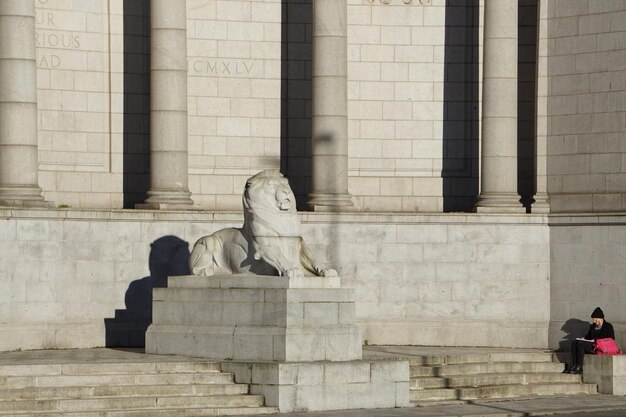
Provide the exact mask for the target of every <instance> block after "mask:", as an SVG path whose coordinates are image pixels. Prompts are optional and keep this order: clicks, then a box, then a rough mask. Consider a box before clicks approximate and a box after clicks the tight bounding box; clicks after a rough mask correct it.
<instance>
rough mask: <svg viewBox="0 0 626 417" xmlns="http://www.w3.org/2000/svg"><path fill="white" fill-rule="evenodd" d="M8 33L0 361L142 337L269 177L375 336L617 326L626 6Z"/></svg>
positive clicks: (152, 15) (463, 336) (25, 7)
mask: <svg viewBox="0 0 626 417" xmlns="http://www.w3.org/2000/svg"><path fill="white" fill-rule="evenodd" d="M0 20H2V24H1V25H0V30H2V31H3V34H2V36H0V83H2V87H1V88H0V202H1V203H2V207H1V208H0V213H1V214H2V218H3V219H4V221H2V222H1V223H0V231H1V233H0V245H1V246H2V251H0V253H2V255H1V256H0V289H1V290H2V291H0V311H2V313H3V314H2V319H0V329H2V330H3V331H4V333H5V334H8V335H10V337H6V338H4V340H2V341H0V350H11V349H18V348H21V349H30V348H47V347H49V348H63V347H91V346H103V345H109V346H113V345H141V343H142V336H143V334H142V331H143V330H145V326H146V325H147V324H146V323H148V322H149V321H150V317H151V310H150V300H151V288H153V287H155V286H163V285H165V278H166V277H167V276H168V275H177V274H184V273H186V272H187V271H186V266H185V264H186V256H187V255H188V253H189V245H192V244H193V242H194V241H195V240H196V239H198V238H199V237H201V236H203V235H206V234H210V233H212V232H213V231H215V230H217V229H219V228H222V227H227V226H240V225H241V223H242V214H241V192H242V190H243V186H244V184H245V180H246V179H247V178H248V177H250V176H251V175H254V174H255V173H257V172H258V171H260V170H263V169H267V168H278V169H280V170H281V171H282V172H283V173H284V174H285V176H287V177H288V179H289V181H290V184H291V186H292V188H293V190H294V192H295V194H296V196H297V199H298V206H299V209H300V210H301V215H302V220H303V226H304V233H305V238H306V239H307V241H308V242H310V243H311V246H312V247H313V249H314V252H315V253H316V254H318V256H319V258H320V259H321V260H322V261H323V262H325V263H327V264H332V265H333V266H335V267H337V268H338V269H339V271H340V273H341V275H342V278H343V284H344V285H345V286H349V287H352V288H354V289H355V290H356V293H357V317H358V322H359V325H360V327H361V330H362V333H363V339H364V340H367V341H368V343H372V344H420V345H457V346H526V347H551V348H556V347H559V346H560V345H565V344H567V343H566V340H567V339H568V338H571V337H573V336H576V335H577V332H579V331H581V328H584V321H586V320H587V319H588V316H589V314H590V312H591V311H592V310H593V308H594V307H595V306H597V305H600V306H602V307H603V309H604V310H605V312H606V314H607V319H608V320H609V321H611V322H613V324H614V325H616V329H617V331H618V338H619V337H621V335H622V334H624V337H626V327H625V326H624V325H623V323H625V322H626V313H625V312H624V311H623V310H622V309H621V308H620V306H621V301H622V300H623V299H624V298H625V297H626V294H624V291H625V290H624V289H623V287H624V286H623V283H624V281H626V261H624V260H623V259H624V256H623V254H624V253H626V227H625V221H624V220H625V219H626V217H624V213H625V212H626V210H625V207H624V205H625V204H626V198H625V193H626V139H625V132H626V24H625V23H624V22H626V1H625V0H603V1H594V0H347V1H344V0H342V1H337V0H80V1H79V0H32V1H31V0H27V1H24V0H3V1H2V2H1V3H0ZM142 329H143V330H142ZM622 339H623V337H622ZM624 340H626V339H624Z"/></svg>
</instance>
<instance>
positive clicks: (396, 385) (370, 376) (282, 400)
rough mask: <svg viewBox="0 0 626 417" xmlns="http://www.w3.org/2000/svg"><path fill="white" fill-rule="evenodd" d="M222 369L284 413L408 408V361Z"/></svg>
mask: <svg viewBox="0 0 626 417" xmlns="http://www.w3.org/2000/svg"><path fill="white" fill-rule="evenodd" d="M222 370H223V371H225V372H232V373H234V374H235V378H236V382H238V383H244V384H249V385H250V392H251V393H252V394H261V395H263V396H265V405H268V406H272V407H278V408H279V409H280V411H281V412H294V411H321V410H346V409H360V408H393V407H408V406H409V365H408V362H406V361H393V360H380V361H349V362H296V363H289V362H288V363H249V362H225V363H223V364H222Z"/></svg>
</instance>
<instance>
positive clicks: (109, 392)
mask: <svg viewBox="0 0 626 417" xmlns="http://www.w3.org/2000/svg"><path fill="white" fill-rule="evenodd" d="M247 393H248V386H247V385H242V384H238V385H236V384H210V385H201V384H189V385H165V384H163V385H134V386H133V385H130V386H124V385H122V386H95V387H47V388H20V389H2V390H0V402H2V401H13V400H54V399H80V398H98V397H115V396H120V397H135V396H137V397H140V396H143V397H145V396H165V395H167V396H173V395H183V396H184V395H188V396H194V395H206V396H210V395H244V394H247Z"/></svg>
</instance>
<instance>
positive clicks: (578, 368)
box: [569, 365, 583, 375]
mask: <svg viewBox="0 0 626 417" xmlns="http://www.w3.org/2000/svg"><path fill="white" fill-rule="evenodd" d="M569 373H570V374H576V375H580V374H582V373H583V367H582V366H580V365H576V366H574V367H573V368H572V370H571V371H570V372H569Z"/></svg>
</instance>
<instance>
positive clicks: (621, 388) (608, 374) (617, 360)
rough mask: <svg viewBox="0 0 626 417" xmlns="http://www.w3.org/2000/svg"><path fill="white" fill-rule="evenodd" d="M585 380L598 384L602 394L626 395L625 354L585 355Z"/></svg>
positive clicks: (586, 382)
mask: <svg viewBox="0 0 626 417" xmlns="http://www.w3.org/2000/svg"><path fill="white" fill-rule="evenodd" d="M583 368H584V371H583V382H584V383H585V384H597V385H598V392H599V393H600V394H609V395H626V356H625V355H606V356H604V355H585V365H584V367H583Z"/></svg>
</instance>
